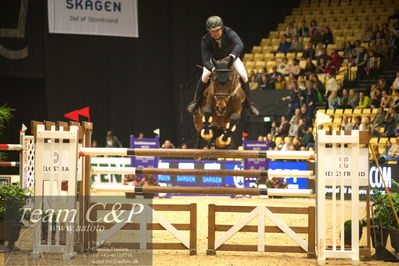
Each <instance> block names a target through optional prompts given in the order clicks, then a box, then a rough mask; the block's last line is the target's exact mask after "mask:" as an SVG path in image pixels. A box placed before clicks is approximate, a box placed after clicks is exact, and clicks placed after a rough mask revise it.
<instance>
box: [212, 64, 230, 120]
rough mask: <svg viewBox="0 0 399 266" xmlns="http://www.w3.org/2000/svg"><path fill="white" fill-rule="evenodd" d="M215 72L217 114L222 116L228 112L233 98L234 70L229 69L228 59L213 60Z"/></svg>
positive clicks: (214, 95)
mask: <svg viewBox="0 0 399 266" xmlns="http://www.w3.org/2000/svg"><path fill="white" fill-rule="evenodd" d="M212 62H213V65H214V67H215V70H214V72H213V77H212V84H213V88H214V90H213V97H214V100H215V110H216V114H217V115H219V116H222V115H223V114H224V113H225V112H226V111H227V105H228V102H229V101H230V100H231V98H232V97H233V94H232V92H233V88H232V87H233V77H234V75H233V73H234V72H233V70H232V69H231V67H229V66H228V65H229V60H228V57H227V58H224V59H221V60H218V61H215V60H214V59H212Z"/></svg>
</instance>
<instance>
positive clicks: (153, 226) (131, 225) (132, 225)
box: [95, 223, 190, 231]
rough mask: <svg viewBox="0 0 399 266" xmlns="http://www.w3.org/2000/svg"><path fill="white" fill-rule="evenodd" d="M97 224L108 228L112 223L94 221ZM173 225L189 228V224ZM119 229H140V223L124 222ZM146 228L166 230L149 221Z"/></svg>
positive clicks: (177, 227)
mask: <svg viewBox="0 0 399 266" xmlns="http://www.w3.org/2000/svg"><path fill="white" fill-rule="evenodd" d="M95 225H96V226H97V225H98V226H104V229H109V228H111V227H112V226H113V225H114V224H113V223H95ZM172 226H173V227H175V228H176V229H177V230H179V231H189V230H190V225H189V224H172ZM120 230H140V224H139V223H128V224H125V225H124V226H123V227H122V228H121V229H120ZM147 230H154V231H155V230H159V231H163V230H166V229H165V228H164V227H163V226H162V225H161V224H159V223H156V224H155V223H151V224H147Z"/></svg>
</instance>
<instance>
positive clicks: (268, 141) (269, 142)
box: [266, 133, 276, 149]
mask: <svg viewBox="0 0 399 266" xmlns="http://www.w3.org/2000/svg"><path fill="white" fill-rule="evenodd" d="M266 144H267V146H268V148H269V149H270V148H273V149H274V148H275V147H276V143H275V142H274V140H273V135H272V134H271V133H268V134H267V135H266Z"/></svg>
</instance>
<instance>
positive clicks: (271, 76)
mask: <svg viewBox="0 0 399 266" xmlns="http://www.w3.org/2000/svg"><path fill="white" fill-rule="evenodd" d="M277 76H282V74H281V73H280V72H278V71H277V68H276V67H275V66H274V67H273V68H272V73H270V74H269V75H268V78H267V80H268V82H269V85H270V88H275V86H274V84H275V83H276V80H277Z"/></svg>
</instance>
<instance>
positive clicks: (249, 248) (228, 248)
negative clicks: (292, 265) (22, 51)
mask: <svg viewBox="0 0 399 266" xmlns="http://www.w3.org/2000/svg"><path fill="white" fill-rule="evenodd" d="M219 250H220V251H255V252H257V251H258V246H257V245H234V244H223V245H222V246H220V247H219V248H218V251H219ZM265 252H279V253H283V252H286V253H305V251H304V250H303V249H302V248H301V247H298V246H268V245H266V246H265Z"/></svg>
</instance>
